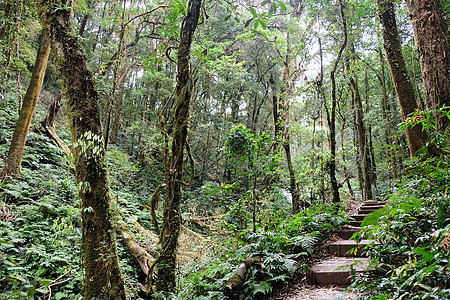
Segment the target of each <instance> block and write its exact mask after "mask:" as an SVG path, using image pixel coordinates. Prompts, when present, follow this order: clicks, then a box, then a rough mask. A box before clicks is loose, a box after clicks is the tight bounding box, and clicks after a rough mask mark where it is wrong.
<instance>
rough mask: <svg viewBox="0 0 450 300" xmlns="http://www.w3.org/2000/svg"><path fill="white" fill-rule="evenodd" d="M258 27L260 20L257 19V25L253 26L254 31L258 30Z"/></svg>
mask: <svg viewBox="0 0 450 300" xmlns="http://www.w3.org/2000/svg"><path fill="white" fill-rule="evenodd" d="M258 25H259V20H258V19H255V24H253V29H256V28H258Z"/></svg>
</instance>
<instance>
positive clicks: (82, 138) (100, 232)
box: [35, 0, 126, 299]
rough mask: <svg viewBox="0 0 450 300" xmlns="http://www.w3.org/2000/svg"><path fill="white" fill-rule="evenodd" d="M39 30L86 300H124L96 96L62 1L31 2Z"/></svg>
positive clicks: (44, 0)
mask: <svg viewBox="0 0 450 300" xmlns="http://www.w3.org/2000/svg"><path fill="white" fill-rule="evenodd" d="M35 4H36V8H37V12H38V15H39V19H40V22H41V24H42V27H43V28H45V29H46V30H48V31H49V32H50V36H51V39H52V43H53V45H54V50H55V54H56V56H57V58H58V59H57V62H58V67H59V70H60V72H61V76H62V79H63V93H64V96H65V98H66V104H67V113H68V118H69V125H70V129H71V132H72V140H73V141H74V143H75V145H74V146H75V147H74V149H73V155H74V159H75V174H76V180H77V183H78V186H79V196H80V198H81V200H82V205H81V207H82V213H81V217H82V224H81V227H82V239H83V253H84V269H85V280H84V286H85V293H84V296H85V299H93V298H107V299H125V298H126V293H125V286H124V279H123V276H122V273H121V271H120V267H119V260H118V256H117V248H116V240H115V236H114V230H113V226H112V222H111V218H112V216H111V211H112V207H111V193H110V185H109V179H108V174H107V171H106V165H105V162H104V156H105V148H104V142H103V139H102V129H101V123H100V114H99V109H98V100H99V95H98V92H97V90H96V88H95V84H94V80H93V78H92V74H91V72H90V71H89V70H88V68H87V61H86V55H85V54H84V51H83V48H82V47H81V44H80V42H79V40H78V38H77V37H76V36H75V35H73V34H72V22H71V13H72V12H71V9H70V7H67V2H66V1H65V0H51V1H49V0H35Z"/></svg>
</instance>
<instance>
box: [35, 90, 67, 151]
mask: <svg viewBox="0 0 450 300" xmlns="http://www.w3.org/2000/svg"><path fill="white" fill-rule="evenodd" d="M61 99H62V93H61V91H58V93H57V94H56V96H55V98H54V99H53V102H52V104H50V106H49V108H48V110H47V115H46V116H45V119H44V120H43V121H42V122H41V124H40V126H36V127H35V129H34V130H35V131H38V132H40V133H41V134H44V135H46V136H47V137H48V138H50V140H52V141H53V142H54V143H55V144H56V145H57V146H58V147H59V148H61V149H62V150H63V151H64V153H65V155H66V157H70V156H71V155H72V152H71V151H70V148H69V147H68V146H67V145H66V143H64V141H63V140H61V138H60V137H59V136H58V134H57V133H56V128H55V120H56V115H57V114H58V111H59V109H60V108H61Z"/></svg>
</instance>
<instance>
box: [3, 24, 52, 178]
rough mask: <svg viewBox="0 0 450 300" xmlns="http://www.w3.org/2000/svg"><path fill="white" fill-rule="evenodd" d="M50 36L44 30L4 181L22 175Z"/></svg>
mask: <svg viewBox="0 0 450 300" xmlns="http://www.w3.org/2000/svg"><path fill="white" fill-rule="evenodd" d="M50 48H51V42H50V35H49V32H48V31H47V30H46V29H44V30H43V31H42V35H41V41H40V43H39V49H38V52H37V56H36V62H35V64H34V68H33V74H32V75H31V81H30V85H29V86H28V89H27V93H26V94H25V97H24V100H23V104H22V108H21V110H20V115H19V120H18V121H17V124H16V128H15V130H14V135H13V138H12V141H11V145H10V147H9V153H8V157H7V158H6V162H5V168H4V169H3V171H2V173H1V174H0V178H1V179H3V178H5V177H6V176H13V177H14V176H17V175H19V174H20V167H21V164H22V158H23V153H24V149H25V143H26V140H27V135H28V130H29V129H30V125H31V120H32V119H33V114H34V110H35V109H36V105H37V102H38V99H39V94H40V93H41V89H42V84H43V82H44V76H45V70H46V68H47V61H48V57H49V55H50Z"/></svg>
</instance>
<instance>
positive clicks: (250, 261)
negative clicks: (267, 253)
mask: <svg viewBox="0 0 450 300" xmlns="http://www.w3.org/2000/svg"><path fill="white" fill-rule="evenodd" d="M253 265H258V266H259V268H261V269H264V264H263V262H262V259H261V257H260V256H255V257H251V258H247V259H245V260H244V261H243V262H242V263H241V264H240V266H239V268H238V269H237V271H236V273H234V274H233V276H231V277H230V279H228V281H227V286H226V287H225V288H224V289H223V294H224V295H225V296H227V297H230V296H233V295H235V294H236V293H237V292H238V291H239V290H240V289H241V288H242V286H243V285H244V283H245V275H246V274H247V272H248V270H249V269H250V267H251V266H253Z"/></svg>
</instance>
